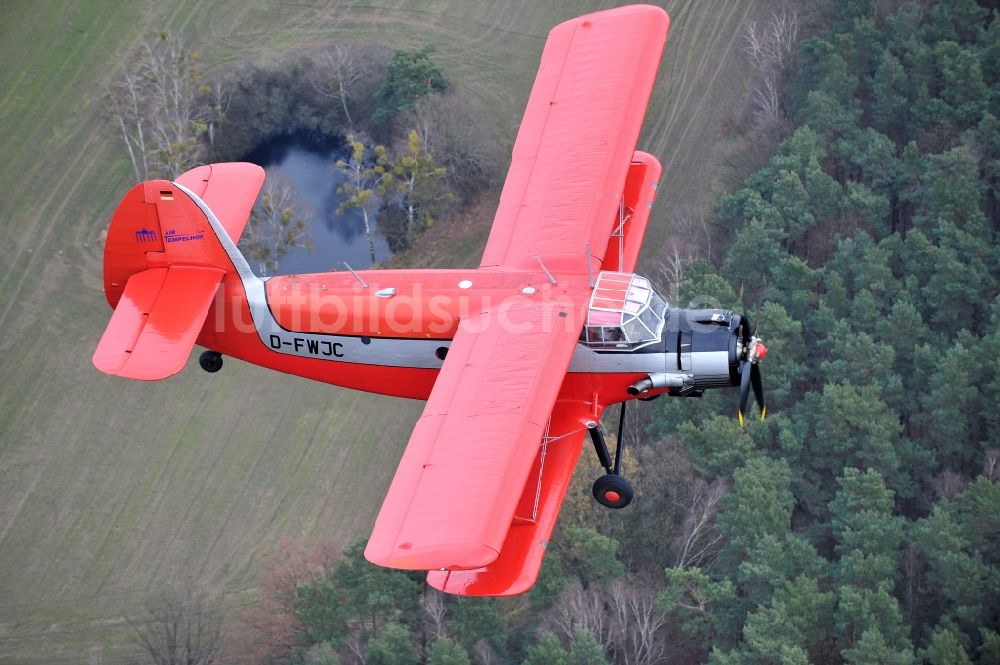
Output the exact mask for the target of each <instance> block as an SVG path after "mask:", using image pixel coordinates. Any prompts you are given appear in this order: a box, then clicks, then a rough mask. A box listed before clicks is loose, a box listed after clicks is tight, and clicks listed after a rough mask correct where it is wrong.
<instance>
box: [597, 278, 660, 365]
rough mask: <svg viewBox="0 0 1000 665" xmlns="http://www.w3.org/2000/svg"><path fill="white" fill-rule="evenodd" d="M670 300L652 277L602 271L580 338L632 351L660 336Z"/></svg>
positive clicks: (600, 346) (657, 339)
mask: <svg viewBox="0 0 1000 665" xmlns="http://www.w3.org/2000/svg"><path fill="white" fill-rule="evenodd" d="M666 310H667V303H666V302H665V301H664V300H663V298H661V297H660V295H659V294H658V293H656V291H654V290H653V287H652V285H651V284H650V283H649V280H648V279H646V278H645V277H639V276H638V275H633V274H631V273H618V272H602V273H600V275H598V277H597V283H596V284H595V286H594V293H593V295H592V296H591V298H590V308H589V310H588V312H587V323H586V325H584V328H583V332H582V333H581V335H580V341H581V342H582V343H583V344H585V345H586V346H588V347H590V348H593V349H608V350H614V351H633V350H635V349H638V348H641V347H643V346H647V345H649V344H653V343H655V342H657V341H659V339H660V334H661V332H662V331H663V321H664V316H665V314H666Z"/></svg>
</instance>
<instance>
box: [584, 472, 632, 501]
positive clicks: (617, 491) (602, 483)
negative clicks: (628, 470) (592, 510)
mask: <svg viewBox="0 0 1000 665" xmlns="http://www.w3.org/2000/svg"><path fill="white" fill-rule="evenodd" d="M634 495H635V492H634V491H633V490H632V485H630V484H629V482H628V481H627V480H625V479H624V478H622V477H621V476H616V475H613V474H608V475H606V476H601V477H600V478H598V479H597V480H595V481H594V498H595V499H597V503H599V504H601V505H602V506H607V507H608V508H615V509H617V508H624V507H625V506H627V505H628V504H630V503H632V497H633V496H634Z"/></svg>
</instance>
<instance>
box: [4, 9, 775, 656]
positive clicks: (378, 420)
mask: <svg viewBox="0 0 1000 665" xmlns="http://www.w3.org/2000/svg"><path fill="white" fill-rule="evenodd" d="M611 4H614V3H607V2H572V1H570V0H558V1H548V2H540V3H533V2H526V1H521V0H512V1H510V2H485V1H483V2H466V1H458V0H453V1H450V2H449V1H446V0H423V1H419V2H418V1H413V2H388V1H387V2H371V3H369V2H359V3H351V4H349V5H347V4H345V5H342V6H338V7H328V6H326V5H325V4H324V5H323V6H315V7H314V6H311V3H308V2H295V3H292V2H287V3H286V2H281V3H278V2H265V1H263V0H256V1H245V0H239V1H237V0H224V1H219V2H204V1H203V0H184V1H178V2H170V3H135V2H125V1H123V0H122V1H117V2H96V1H94V2H78V3H67V2H62V1H58V0H53V1H50V2H36V1H25V2H12V1H8V2H6V3H4V8H3V20H2V21H0V55H2V58H3V63H4V67H3V68H0V146H2V148H0V154H2V157H3V158H2V159H0V192H2V194H0V224H2V229H3V234H4V237H3V242H2V243H0V265H2V266H3V268H2V271H0V379H2V384H0V386H2V387H0V662H7V663H58V662H67V663H69V662H86V661H88V660H89V661H90V662H103V663H113V662H118V661H119V660H121V659H122V658H123V654H124V653H125V652H124V651H123V649H122V648H121V643H122V639H123V635H124V632H125V631H124V627H123V622H122V619H121V617H122V616H123V614H125V613H127V612H128V611H130V610H131V609H134V608H135V607H136V606H137V605H138V604H139V603H140V602H141V601H142V599H143V597H144V596H145V595H146V594H147V593H149V592H150V591H152V590H154V589H156V588H158V587H159V586H161V585H164V584H172V583H177V582H178V581H180V580H182V579H185V578H191V579H194V580H196V581H198V582H201V583H205V584H208V585H210V586H211V587H213V588H215V589H218V590H220V591H222V592H224V593H225V594H226V597H227V599H228V602H227V604H228V606H229V607H231V608H237V607H239V606H240V605H242V604H245V602H246V599H247V598H248V597H250V595H251V594H252V587H253V580H254V573H255V570H256V567H257V566H258V565H259V563H260V560H261V558H262V556H263V555H264V554H265V553H267V552H268V551H270V550H271V549H272V548H273V547H274V545H275V544H276V543H277V542H278V541H279V540H281V539H284V538H292V539H296V540H298V541H300V542H308V541H312V540H316V539H321V538H323V539H333V540H335V541H339V542H343V543H344V544H345V545H346V544H349V543H351V542H353V541H354V540H355V539H356V538H358V537H360V536H362V535H365V534H366V533H367V531H368V529H369V528H370V526H371V521H372V519H373V517H374V515H375V512H376V510H377V508H378V505H379V502H380V500H381V497H382V494H383V492H384V490H385V488H386V486H387V485H388V482H389V480H390V478H391V474H392V472H393V470H394V468H395V465H396V462H397V460H398V458H399V455H400V453H401V450H402V447H403V445H404V444H405V442H406V440H407V437H408V433H409V430H410V428H411V426H412V424H413V422H414V421H415V419H416V417H417V415H418V414H419V412H420V408H421V404H420V403H416V402H408V401H403V400H393V399H389V398H381V397H373V396H369V395H363V394H358V393H353V392H349V391H345V390H340V389H335V388H330V387H328V386H323V385H318V384H311V383H309V382H306V381H304V380H300V379H295V378H292V377H286V376H282V375H278V374H274V373H270V372H267V371H265V370H262V369H258V368H255V367H251V366H248V365H244V364H242V363H239V362H236V361H230V362H229V363H228V364H227V366H226V368H225V369H224V371H222V372H221V373H219V374H216V375H212V376H209V375H206V374H204V373H203V372H200V371H199V370H197V363H196V361H195V360H192V361H191V363H189V367H188V369H187V370H186V371H185V372H183V373H182V374H180V375H178V376H176V377H174V378H171V379H169V380H167V381H164V382H162V383H158V384H138V383H130V382H126V381H122V380H114V379H111V378H109V377H106V376H104V375H102V374H100V373H99V372H97V371H96V370H94V369H93V368H92V367H91V365H90V355H91V353H92V351H93V348H94V345H95V344H96V342H97V340H98V338H99V337H100V334H101V332H102V330H103V328H104V326H105V324H106V321H107V318H108V316H109V313H110V312H109V310H108V308H107V306H106V304H105V302H104V298H103V294H102V293H101V286H100V271H101V247H100V233H101V231H102V229H103V228H104V227H105V226H106V224H107V220H108V218H109V215H110V213H111V211H112V210H113V208H114V206H115V204H116V203H117V201H118V198H119V197H120V196H121V195H122V194H123V193H124V192H125V191H126V189H127V188H128V187H129V186H130V185H131V184H132V183H131V174H130V168H129V166H128V163H127V158H126V154H125V152H124V150H123V148H122V146H121V145H120V144H119V141H118V139H117V137H116V136H114V135H113V134H112V133H111V132H110V131H108V129H107V128H106V124H105V123H104V121H103V120H102V115H101V107H100V98H101V95H102V92H103V91H104V90H105V89H106V87H107V85H108V84H109V82H110V81H111V80H112V79H113V78H114V77H115V76H116V75H117V73H118V72H119V71H120V70H121V68H122V66H123V63H124V61H125V58H126V57H127V55H128V53H129V50H130V48H131V47H132V46H133V45H134V43H135V42H136V40H137V39H139V38H140V37H142V36H143V35H146V34H148V33H150V32H151V31H157V30H160V29H170V30H172V31H175V32H180V33H183V34H184V35H185V36H186V38H187V39H188V40H189V41H191V42H192V43H194V44H195V45H196V46H197V48H198V49H199V50H200V51H201V52H202V53H203V56H204V58H205V61H206V63H208V65H209V66H210V68H211V69H212V70H213V71H217V72H220V73H221V72H225V71H227V70H230V69H232V68H234V67H236V66H238V65H239V64H241V63H242V62H247V61H254V62H278V61H280V60H281V59H282V58H284V57H287V56H288V55H290V54H292V53H294V54H296V55H302V54H309V53H318V52H320V51H322V49H324V47H326V46H327V45H328V44H329V43H330V42H331V41H333V40H336V39H339V38H346V37H350V38H352V39H363V40H372V41H378V42H381V43H384V44H389V45H392V46H394V47H419V46H422V45H424V44H427V43H433V44H435V45H436V46H437V54H436V56H435V58H436V60H437V61H438V62H439V63H440V64H441V65H442V67H443V69H444V70H445V72H446V73H447V75H448V76H449V77H450V78H451V79H452V80H453V81H454V82H456V83H457V85H459V86H460V87H461V88H462V89H463V90H466V91H468V92H469V93H470V94H472V95H474V96H475V97H477V98H478V99H479V100H480V101H481V102H483V104H484V107H485V108H487V109H489V110H490V111H489V112H490V113H492V114H494V116H495V120H496V122H497V124H498V127H500V128H501V129H502V133H503V135H504V136H505V137H506V138H507V140H508V141H511V142H512V141H513V136H514V133H515V131H516V126H517V120H518V118H519V117H520V113H521V110H522V108H523V105H524V102H525V101H526V98H527V94H528V91H529V89H530V86H531V82H532V80H533V76H534V71H535V68H536V67H537V61H538V56H539V54H540V53H541V49H542V45H543V43H544V39H545V35H546V33H547V31H548V29H549V28H550V27H551V26H552V25H554V24H555V23H557V22H559V21H560V20H563V19H566V18H569V17H571V16H574V15H577V14H580V13H584V12H586V11H589V10H593V9H597V8H600V7H604V6H609V5H611ZM664 6H666V8H667V9H668V11H669V12H670V13H671V15H672V18H673V29H672V32H671V36H670V39H669V41H668V45H667V56H666V59H665V61H664V64H663V66H662V68H661V76H660V83H659V84H658V87H657V89H656V91H655V93H654V98H653V102H652V104H651V106H650V110H649V115H648V117H647V124H646V129H645V132H644V140H643V142H642V144H641V146H640V147H641V148H643V149H645V150H647V151H650V152H652V153H654V154H656V155H657V156H658V157H659V158H660V159H661V161H663V163H664V165H665V169H666V174H665V177H664V182H663V185H662V187H661V190H660V197H659V201H658V204H657V207H656V209H655V213H654V218H653V225H652V228H651V230H650V234H649V236H648V239H647V247H646V250H645V254H646V257H647V258H646V259H644V265H645V266H647V270H649V271H650V272H651V270H650V269H651V267H652V263H653V262H654V261H655V258H656V256H657V252H658V248H659V247H660V246H662V244H663V242H664V240H665V239H666V238H667V237H668V236H669V234H670V232H671V219H672V215H674V214H676V212H677V211H678V210H691V209H700V210H704V209H706V207H707V206H709V205H710V204H711V202H712V200H713V199H714V197H715V196H716V192H717V190H718V187H719V178H720V174H722V176H724V177H731V173H730V170H726V169H723V168H722V167H723V165H722V164H721V161H722V158H721V157H720V155H723V154H725V151H726V145H727V141H728V139H727V137H728V135H729V133H730V132H731V129H732V126H733V124H734V123H735V122H736V120H737V119H738V114H739V112H740V109H741V108H742V107H743V105H744V102H745V98H746V88H745V86H746V81H747V80H748V72H747V70H746V67H747V64H746V59H745V58H744V57H743V54H742V44H741V37H740V28H741V25H742V23H743V22H744V21H745V20H746V19H747V18H748V17H751V16H752V17H754V18H761V17H762V16H764V15H766V13H767V12H769V11H770V10H771V9H772V7H773V3H769V2H756V3H753V2H746V1H744V0H713V1H712V2H704V1H700V2H699V1H697V0H688V1H685V2H681V1H678V2H665V3H664ZM490 221H491V216H490V215H489V214H484V215H481V216H478V217H476V218H475V220H474V221H471V222H468V223H469V227H468V228H457V227H455V226H452V227H449V226H448V225H447V224H444V225H441V226H440V227H437V228H435V229H434V230H433V232H432V233H430V234H428V236H426V237H425V238H424V241H423V242H422V243H421V245H422V246H425V247H426V248H427V251H425V252H424V253H423V254H422V255H421V254H417V255H416V256H413V257H411V260H412V261H413V262H418V261H424V260H427V259H426V258H422V257H437V256H451V257H458V259H457V260H458V261H459V262H460V263H464V264H474V263H475V262H476V260H477V258H478V254H479V252H480V251H481V248H482V245H483V243H484V241H485V237H486V234H487V232H488V228H489V223H490ZM432 247H433V251H431V248H432ZM453 261H454V259H453ZM439 265H441V264H439Z"/></svg>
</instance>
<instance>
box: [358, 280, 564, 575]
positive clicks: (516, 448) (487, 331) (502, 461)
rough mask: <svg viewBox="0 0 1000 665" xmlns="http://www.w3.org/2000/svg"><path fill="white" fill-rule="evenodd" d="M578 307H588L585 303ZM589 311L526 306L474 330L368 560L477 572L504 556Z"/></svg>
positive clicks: (405, 467)
mask: <svg viewBox="0 0 1000 665" xmlns="http://www.w3.org/2000/svg"><path fill="white" fill-rule="evenodd" d="M576 295H577V297H576V298H570V299H569V302H575V301H579V302H583V301H584V294H583V293H579V294H576ZM581 317H582V306H580V307H576V306H572V305H568V304H565V305H556V304H554V303H544V302H541V301H539V302H537V303H536V302H519V303H517V304H515V305H513V306H511V307H506V308H501V309H500V310H499V311H492V312H484V313H483V314H480V315H478V316H476V317H473V318H472V319H470V320H467V321H465V322H463V326H462V327H461V328H460V329H459V331H458V333H457V334H456V336H455V340H454V342H453V343H452V345H451V348H450V349H449V351H448V357H447V358H446V359H445V362H444V366H443V367H442V369H441V373H440V374H439V375H438V378H437V381H436V383H435V384H434V389H433V391H432V392H431V395H430V398H429V399H428V401H427V406H426V407H425V409H424V413H423V415H422V416H421V418H420V420H419V421H418V422H417V425H416V427H415V428H414V430H413V435H412V436H411V437H410V442H409V443H408V444H407V447H406V451H405V452H404V454H403V459H402V461H400V463H399V468H398V469H397V471H396V476H395V477H394V478H393V481H392V485H391V486H390V487H389V492H388V494H387V496H386V498H385V502H384V503H383V504H382V509H381V511H380V512H379V516H378V519H377V520H376V522H375V528H374V530H373V532H372V536H371V539H370V540H369V542H368V547H367V549H366V550H365V556H366V557H367V558H368V560H369V561H371V562H372V563H376V564H379V565H383V566H389V567H392V568H406V569H413V570H421V569H422V570H434V569H442V568H447V569H451V570H454V569H470V568H481V567H483V566H485V565H488V564H490V563H492V562H493V561H494V560H495V559H496V558H497V556H498V555H499V553H500V550H501V547H502V546H503V543H504V540H505V539H506V537H507V533H508V531H509V529H510V525H511V521H512V519H513V516H514V513H515V510H516V509H517V507H518V502H519V499H520V497H521V494H522V490H523V488H524V486H525V484H526V481H527V478H528V476H529V474H530V472H531V467H532V464H533V463H534V462H535V460H536V459H537V457H538V449H539V443H540V442H541V441H542V437H543V435H544V433H545V430H546V427H547V425H548V421H549V414H550V413H551V412H552V407H553V405H554V404H555V401H556V396H557V395H558V393H559V388H560V386H561V385H562V381H563V377H564V376H565V374H566V369H567V367H568V366H569V361H570V358H571V356H572V354H573V349H574V348H575V346H576V341H577V337H578V335H579V330H580V327H581V325H582V319H581Z"/></svg>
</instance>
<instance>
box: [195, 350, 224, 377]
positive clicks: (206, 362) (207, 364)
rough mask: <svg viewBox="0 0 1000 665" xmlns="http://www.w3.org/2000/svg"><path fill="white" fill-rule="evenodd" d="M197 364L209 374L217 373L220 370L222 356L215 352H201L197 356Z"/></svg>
mask: <svg viewBox="0 0 1000 665" xmlns="http://www.w3.org/2000/svg"><path fill="white" fill-rule="evenodd" d="M198 364H199V365H201V368H202V369H203V370H205V371H206V372H208V373H209V374H213V373H215V372H218V371H219V370H220V369H222V354H221V353H218V352H217V351H203V352H202V354H201V355H200V356H198Z"/></svg>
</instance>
